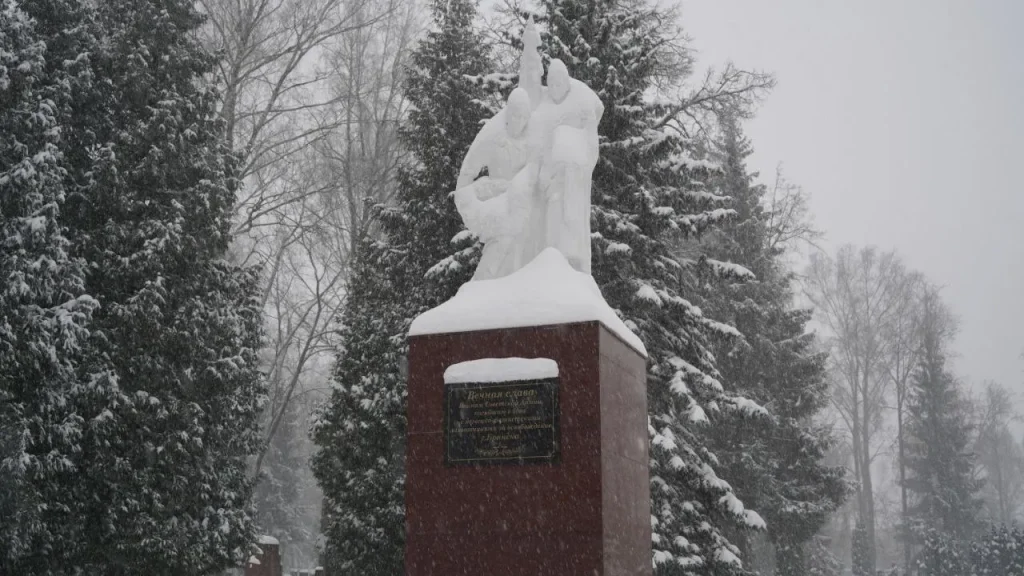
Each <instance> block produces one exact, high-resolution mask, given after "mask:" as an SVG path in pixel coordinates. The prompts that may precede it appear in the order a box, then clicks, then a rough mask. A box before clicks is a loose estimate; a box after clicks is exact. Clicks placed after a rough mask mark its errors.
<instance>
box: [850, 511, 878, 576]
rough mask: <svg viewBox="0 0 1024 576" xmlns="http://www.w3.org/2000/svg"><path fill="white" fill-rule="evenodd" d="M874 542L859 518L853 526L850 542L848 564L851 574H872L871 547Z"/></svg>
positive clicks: (863, 575) (871, 575)
mask: <svg viewBox="0 0 1024 576" xmlns="http://www.w3.org/2000/svg"><path fill="white" fill-rule="evenodd" d="M873 547H874V543H872V542H871V539H870V538H868V531H867V529H865V528H864V526H862V525H861V523H860V520H858V521H857V525H856V526H854V527H853V539H852V541H851V542H850V564H851V566H852V574H853V576H874V570H872V569H871V564H872V562H871V557H872V555H873V551H872V548H873Z"/></svg>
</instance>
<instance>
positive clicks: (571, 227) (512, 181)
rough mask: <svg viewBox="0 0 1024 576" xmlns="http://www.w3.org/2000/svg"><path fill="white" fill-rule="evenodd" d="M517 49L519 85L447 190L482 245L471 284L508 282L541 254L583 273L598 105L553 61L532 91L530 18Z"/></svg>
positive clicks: (534, 60) (539, 69)
mask: <svg viewBox="0 0 1024 576" xmlns="http://www.w3.org/2000/svg"><path fill="white" fill-rule="evenodd" d="M523 46H524V52H523V55H522V57H521V59H520V66H519V79H520V80H519V87H518V88H516V89H515V90H513V91H512V93H511V94H510V95H509V98H508V101H507V102H506V104H505V107H504V108H502V109H501V110H500V111H499V112H498V113H497V114H495V115H494V117H493V118H491V119H490V120H488V121H487V122H486V123H485V124H484V126H483V128H481V130H480V132H479V133H478V134H477V135H476V138H475V139H474V140H473V144H472V145H470V147H469V151H468V152H467V153H466V157H465V159H464V160H463V162H462V166H461V168H460V170H459V179H458V183H457V184H456V190H455V192H454V193H453V196H454V198H455V205H456V207H457V208H458V210H459V214H460V215H461V216H462V220H463V221H464V222H465V224H466V227H467V228H468V229H469V230H470V231H471V232H473V233H474V234H476V235H477V236H478V237H479V238H480V240H481V241H483V242H484V250H483V254H482V256H481V259H480V264H479V266H478V267H477V270H476V274H475V275H474V276H473V279H474V280H487V279H493V278H500V277H503V276H507V275H508V274H511V273H513V272H515V271H516V270H518V269H520V268H522V267H523V266H525V265H526V264H528V263H529V262H530V261H531V260H533V259H534V258H535V257H536V256H537V255H538V254H540V253H541V252H542V251H543V250H545V249H547V248H555V249H557V250H558V251H559V252H561V253H562V255H563V256H564V257H565V259H566V260H567V261H568V262H569V264H570V265H571V266H572V267H573V268H575V269H576V270H577V271H579V272H582V273H585V274H590V188H591V175H592V173H593V170H594V166H595V165H596V164H597V155H598V137H597V125H598V123H599V122H600V121H601V115H602V114H603V113H604V105H603V104H601V100H600V99H599V98H598V97H597V94H595V93H594V91H593V90H591V89H590V88H589V87H588V86H587V85H585V84H583V83H582V82H580V81H578V80H575V79H573V78H571V77H570V76H569V70H568V69H567V68H566V66H565V64H564V63H563V62H562V61H561V60H557V59H555V60H552V61H551V64H550V66H549V67H548V82H547V84H548V85H547V86H546V87H545V86H542V85H541V83H540V79H541V77H542V75H543V64H542V62H541V58H540V54H539V53H538V52H537V48H538V47H539V46H540V35H539V34H538V33H537V30H536V28H535V27H534V24H533V20H532V19H531V20H530V21H529V22H527V25H526V30H525V31H524V33H523ZM484 172H486V175H485V176H481V174H483V173H484Z"/></svg>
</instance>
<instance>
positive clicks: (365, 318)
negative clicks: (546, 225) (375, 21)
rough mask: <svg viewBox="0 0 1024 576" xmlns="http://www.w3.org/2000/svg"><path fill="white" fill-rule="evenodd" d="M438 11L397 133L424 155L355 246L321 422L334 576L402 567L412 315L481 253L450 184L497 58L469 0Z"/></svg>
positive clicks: (452, 287) (320, 473) (465, 275)
mask: <svg viewBox="0 0 1024 576" xmlns="http://www.w3.org/2000/svg"><path fill="white" fill-rule="evenodd" d="M431 11H432V15H433V20H434V29H433V30H432V31H431V32H430V33H428V34H427V36H426V38H425V39H424V40H423V41H422V42H421V44H420V45H419V47H418V48H417V49H416V51H415V52H414V53H413V55H412V62H411V65H410V67H409V69H408V70H407V78H406V79H405V86H404V89H405V96H406V98H408V99H409V101H410V102H411V103H412V105H413V108H412V110H411V112H410V114H409V117H408V119H407V121H406V123H405V125H404V127H403V129H402V132H401V135H402V139H403V142H404V144H405V146H407V147H408V149H409V150H410V151H411V152H412V154H413V156H414V157H415V161H416V164H415V165H414V166H412V167H410V168H408V169H405V170H402V171H401V172H400V175H399V184H400V185H399V191H398V194H397V200H396V203H395V205H394V206H387V207H380V208H379V210H378V212H379V217H380V228H381V234H382V239H381V240H379V241H375V240H371V239H366V240H364V241H363V242H362V243H361V245H360V247H359V249H358V250H357V257H356V262H355V265H354V269H353V271H352V275H351V278H352V281H351V283H350V285H349V287H348V290H349V291H348V300H347V304H346V307H345V310H344V312H343V315H342V318H341V324H342V327H341V341H342V345H341V348H342V349H341V352H340V355H339V358H338V362H337V366H336V368H335V372H334V376H333V381H334V386H333V389H332V392H331V397H330V399H329V400H328V403H327V405H326V406H325V408H324V409H323V411H322V414H321V415H320V417H319V421H318V422H317V423H316V424H315V425H314V430H313V437H314V441H315V442H316V444H317V446H318V452H317V453H316V454H315V456H314V459H313V470H314V474H315V475H316V477H317V480H318V481H319V483H320V486H321V487H322V488H323V491H324V513H323V531H324V535H325V537H326V540H325V550H324V567H325V568H326V569H327V571H328V572H331V573H349V572H351V573H358V574H367V575H378V574H379V575H388V576H391V575H393V574H398V573H400V572H401V571H402V570H403V567H402V566H403V563H402V558H403V555H402V554H403V548H404V541H405V529H404V505H403V494H404V492H403V490H404V474H405V472H404V453H405V450H404V443H405V398H406V389H405V386H406V382H405V376H404V374H403V372H402V365H403V358H404V355H405V351H406V335H407V333H408V328H409V324H410V323H411V322H412V320H413V319H414V318H415V317H416V316H418V315H419V314H420V313H422V312H424V311H426V310H428V309H430V308H433V307H435V306H437V305H438V304H441V303H442V302H444V301H445V300H447V299H449V298H451V297H452V296H454V295H455V292H456V291H457V289H458V287H459V286H461V285H462V284H463V283H465V282H466V281H468V280H469V279H470V277H471V275H472V272H473V270H474V268H475V266H476V262H477V260H478V258H479V249H478V247H477V246H476V245H475V242H474V241H473V239H472V238H470V237H468V236H467V235H465V234H460V232H462V231H463V224H462V220H461V218H460V217H459V215H458V212H457V211H456V209H455V204H454V202H452V200H451V198H449V193H450V192H451V191H452V190H454V189H455V183H456V179H457V177H458V171H459V166H460V163H461V162H462V159H463V158H464V157H465V155H466V151H467V150H468V149H469V145H470V143H472V141H473V138H474V137H475V136H476V133H477V132H478V131H479V129H480V123H481V122H482V121H483V120H484V119H486V118H488V117H489V116H491V115H492V113H491V111H490V110H489V109H488V108H486V107H485V105H484V104H483V100H484V99H485V98H486V96H487V94H488V92H487V89H486V88H484V87H483V86H482V85H480V83H478V82H474V81H473V80H472V79H471V78H469V77H472V76H481V75H484V74H487V73H489V72H491V64H490V61H489V58H488V54H487V50H486V48H485V45H486V43H485V41H484V39H483V37H482V36H481V35H480V34H479V33H478V32H477V31H475V30H474V28H473V19H474V17H475V15H476V10H475V6H474V3H473V2H472V1H471V0H434V2H432V4H431Z"/></svg>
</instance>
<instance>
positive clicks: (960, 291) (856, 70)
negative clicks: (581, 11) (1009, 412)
mask: <svg viewBox="0 0 1024 576" xmlns="http://www.w3.org/2000/svg"><path fill="white" fill-rule="evenodd" d="M680 3H681V6H682V16H683V25H684V27H685V28H686V30H687V33H688V34H689V35H690V36H691V37H692V38H693V45H694V47H695V48H696V49H697V50H699V51H700V65H701V66H703V67H706V66H708V65H714V64H721V63H722V62H725V61H726V60H732V61H733V62H735V63H736V64H737V65H738V66H741V67H744V68H757V69H762V70H766V71H771V72H774V73H775V74H776V77H777V79H778V87H777V88H776V90H775V91H774V92H773V93H772V95H771V96H770V97H769V98H768V100H767V101H766V102H765V103H764V104H763V106H762V108H761V109H760V110H759V111H758V113H757V117H756V118H755V119H754V120H752V121H750V122H749V123H748V124H747V126H746V131H747V134H748V135H749V136H750V138H751V141H752V143H753V146H754V149H755V153H754V156H753V157H752V160H751V163H752V167H754V168H756V169H758V170H760V171H761V173H762V174H763V175H766V176H768V177H771V176H773V175H774V171H775V166H776V165H777V164H778V163H780V162H781V163H783V168H784V170H785V172H786V174H787V176H788V178H789V179H790V180H791V181H793V182H794V183H797V184H800V185H802V186H803V187H804V189H805V190H807V191H808V192H809V193H810V194H811V196H812V199H811V201H812V207H813V211H814V217H815V220H816V223H817V224H818V226H819V227H820V228H822V229H824V230H825V232H826V233H827V238H826V241H827V245H828V246H829V247H835V246H838V245H841V244H845V243H853V244H857V245H865V244H873V245H876V246H878V247H880V248H885V249H888V248H896V249H897V250H898V251H899V252H900V253H901V254H902V255H903V256H904V259H905V260H906V261H907V263H908V264H909V265H910V266H911V267H912V268H915V269H918V270H920V271H922V272H923V273H924V274H926V275H927V276H928V278H930V279H931V280H932V281H933V282H936V283H938V284H940V285H942V286H944V287H945V288H944V296H945V299H946V301H947V302H948V303H949V304H950V306H951V307H952V308H953V309H954V311H955V312H956V313H957V314H958V315H959V316H960V319H961V323H962V328H961V333H960V336H959V339H958V342H957V345H956V348H957V350H958V351H959V353H960V358H958V359H957V361H956V369H957V371H958V373H959V374H960V375H961V376H962V377H964V379H965V380H967V381H969V382H971V383H972V384H979V383H981V382H982V381H984V380H996V381H998V382H1001V383H1003V384H1004V385H1006V386H1008V387H1011V388H1012V389H1014V390H1016V391H1017V392H1018V393H1019V394H1024V360H1022V359H1021V357H1020V355H1021V352H1024V231H1022V227H1024V183H1022V176H1024V175H1022V169H1024V110H1022V106H1024V33H1022V32H1021V26H1022V25H1024V1H1021V0H974V1H970V0H962V1H952V0H948V1H924V0H920V1H909V0H899V1H888V2H883V1H880V0H879V1H865V0H858V1H855V2H849V1H829V2H821V1H813V0H771V1H756V0H750V1H738V0H681V2H680Z"/></svg>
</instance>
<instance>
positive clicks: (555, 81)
mask: <svg viewBox="0 0 1024 576" xmlns="http://www.w3.org/2000/svg"><path fill="white" fill-rule="evenodd" d="M568 95H569V69H568V68H566V67H565V62H562V61H561V60H559V59H558V58H555V59H554V60H552V61H551V64H549V65H548V96H550V97H551V101H552V102H554V103H555V104H561V103H562V101H563V100H565V97H566V96H568Z"/></svg>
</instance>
